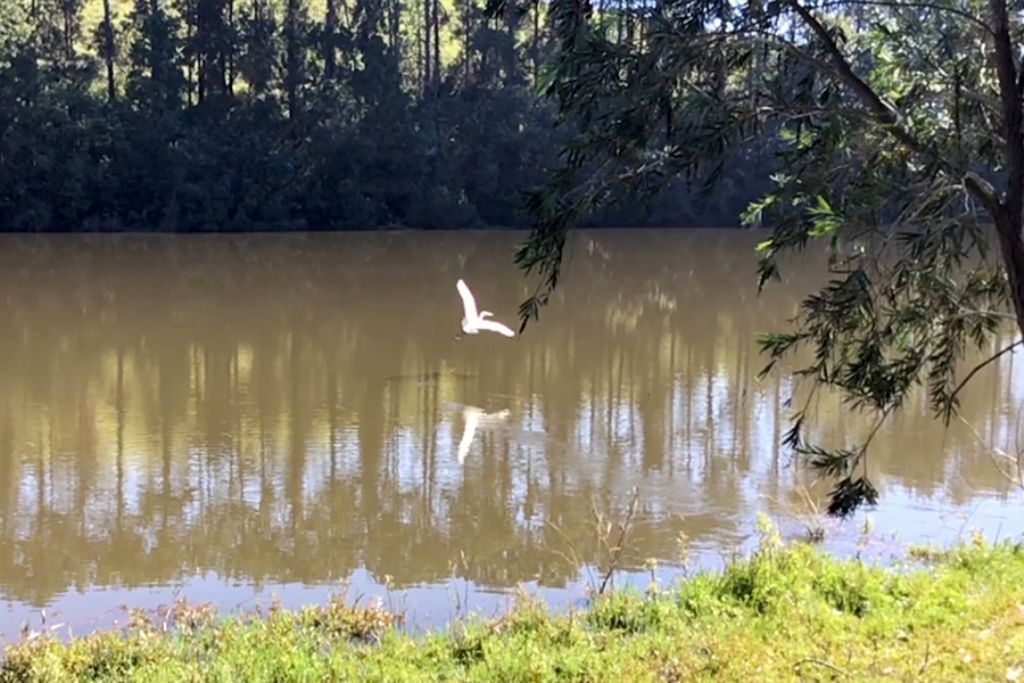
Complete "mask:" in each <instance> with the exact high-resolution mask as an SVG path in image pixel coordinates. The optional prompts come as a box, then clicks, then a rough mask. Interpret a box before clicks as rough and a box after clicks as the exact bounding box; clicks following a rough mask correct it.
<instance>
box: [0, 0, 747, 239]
mask: <svg viewBox="0 0 1024 683" xmlns="http://www.w3.org/2000/svg"><path fill="white" fill-rule="evenodd" d="M605 5H607V6H605ZM602 11H604V12H605V14H606V15H607V16H608V17H612V18H613V19H612V20H610V21H609V22H608V26H607V30H608V31H609V33H614V34H615V35H616V36H618V40H619V41H620V42H626V41H637V40H642V24H643V22H642V21H641V20H640V18H639V16H640V15H639V13H638V12H637V11H635V10H633V9H631V8H630V7H628V6H626V5H624V4H623V3H622V2H621V0H620V2H619V3H618V4H617V5H616V4H615V3H602ZM90 15H96V16H98V17H99V18H98V19H94V20H92V21H87V19H86V18H87V16H90ZM549 36H550V31H549V29H548V18H547V16H546V12H545V10H544V6H543V5H542V4H541V3H539V2H536V1H533V2H526V3H521V4H512V3H504V2H495V1H494V0H490V2H489V4H487V5H484V4H482V2H481V0H457V2H456V3H454V7H452V6H449V4H448V3H440V0H411V1H410V2H405V3H403V2H399V0H354V2H351V1H349V0H320V2H319V4H315V3H314V4H311V2H310V0H132V2H131V4H128V2H127V0H7V1H6V2H4V3H3V8H2V9H0V229H4V230H82V229H84V230H103V229H151V230H156V229H167V230H247V229H328V228H344V227H377V226H408V227H468V226H513V225H524V224H525V223H526V222H527V221H528V220H529V219H528V218H527V216H526V215H524V213H523V211H522V209H521V207H522V193H523V191H524V190H527V189H528V188H529V187H531V186H532V185H534V184H536V183H538V182H540V181H542V180H543V177H544V175H543V174H544V172H545V170H547V169H550V168H552V167H553V166H554V165H555V164H556V163H557V157H558V150H559V148H560V146H561V143H562V142H564V140H565V139H566V138H567V133H568V132H567V131H563V130H562V129H561V128H559V127H558V126H556V125H555V113H554V111H553V107H551V106H550V103H546V102H544V101H543V99H541V98H539V97H538V96H537V95H536V93H537V92H538V90H539V89H540V87H539V86H541V85H543V81H544V79H545V78H546V73H545V66H544V65H545V61H546V60H547V56H548V53H549V51H550V45H549V43H550V40H549ZM738 187H739V188H741V189H742V183H740V184H739V185H738ZM739 195H743V192H742V191H741V192H738V194H736V196H727V198H726V200H722V199H721V197H722V196H725V195H719V200H718V201H717V202H715V203H709V202H706V201H704V200H703V199H702V198H701V196H700V195H699V194H698V193H695V192H689V191H688V190H687V188H685V187H682V186H681V187H680V191H679V192H675V193H670V194H668V195H665V197H664V198H663V199H661V200H660V203H659V204H658V205H656V206H654V207H652V208H653V211H650V212H647V211H645V210H644V208H643V207H640V206H636V207H628V208H625V209H623V208H621V207H620V208H618V209H614V208H612V209H610V211H609V212H608V213H606V214H604V215H603V216H598V217H596V218H595V219H594V220H595V221H597V222H602V221H603V222H616V223H626V224H641V223H651V222H656V223H663V224H685V223H693V224H700V223H708V222H713V223H722V222H729V223H733V222H735V216H736V215H737V213H738V211H739V209H740V208H742V202H739V201H737V198H739V199H744V200H745V199H749V198H750V196H743V197H739ZM751 196H752V195H751Z"/></svg>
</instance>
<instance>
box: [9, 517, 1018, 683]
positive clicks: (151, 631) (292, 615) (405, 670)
mask: <svg viewBox="0 0 1024 683" xmlns="http://www.w3.org/2000/svg"><path fill="white" fill-rule="evenodd" d="M918 555H919V556H921V557H924V558H925V559H922V560H921V561H920V562H919V563H917V564H916V565H915V566H912V567H902V568H893V569H878V568H873V567H869V566H866V565H864V564H861V563H859V562H856V561H836V560H833V559H830V558H829V557H828V556H826V555H824V554H822V553H820V552H818V551H816V550H814V549H813V548H810V547H807V546H804V545H794V546H788V547H782V546H781V545H779V544H778V541H777V538H775V537H773V536H772V535H770V534H769V535H768V537H767V538H766V540H765V542H764V543H763V544H762V548H761V550H760V551H758V552H757V553H756V554H755V555H754V556H753V557H751V558H749V559H746V560H741V561H737V562H735V563H733V564H732V565H731V566H730V567H729V568H728V569H727V570H726V571H725V572H724V573H720V574H707V575H700V576H697V577H695V578H693V579H692V580H690V581H687V582H685V583H683V584H681V585H680V586H676V587H672V588H663V589H661V590H657V591H651V592H649V593H648V594H645V595H641V594H621V593H620V594H613V595H610V596H605V597H602V598H600V599H599V600H597V601H596V603H595V605H594V606H593V607H592V608H591V609H588V610H586V611H583V612H577V613H574V614H568V615H562V616H557V617H553V616H550V615H549V614H548V613H547V612H546V611H545V610H544V609H543V608H542V607H541V606H540V605H537V604H533V603H530V602H529V601H523V602H522V604H521V605H520V606H519V607H518V608H517V609H516V610H515V611H513V612H512V613H511V614H510V615H508V616H507V617H505V618H504V619H501V620H499V621H494V622H487V623H483V622H480V623H472V624H461V623H460V624H455V625H453V626H452V627H450V628H449V629H448V630H447V631H446V632H444V633H442V634H435V635H429V636H423V637H412V636H409V635H405V634H403V633H401V632H400V631H398V630H396V629H395V628H394V626H395V623H396V619H397V617H395V616H394V615H390V614H388V613H387V612H384V611H381V610H377V609H373V608H370V609H366V608H353V607H351V606H349V605H346V604H345V603H343V602H340V601H339V602H336V603H332V604H330V605H326V606H322V607H317V608H308V609H305V610H301V611H297V612H289V611H284V610H276V611H272V612H271V613H270V614H265V615H263V616H259V617H257V616H248V617H244V618H242V617H234V618H226V619H220V618H216V617H215V616H213V615H212V614H211V613H209V612H208V611H206V610H203V609H201V608H181V609H179V610H178V612H177V613H176V615H175V616H176V619H175V622H174V624H173V625H172V626H170V627H166V625H165V624H153V623H150V622H148V621H147V620H145V619H139V620H138V623H137V624H135V625H134V626H133V627H132V628H130V629H128V630H127V631H126V632H124V633H107V634H98V635H94V636H90V637H86V638H81V639H76V640H73V641H71V642H70V643H64V642H58V641H50V640H45V639H40V638H37V639H35V640H33V641H31V642H26V643H23V644H20V645H17V646H13V647H10V648H9V649H8V651H7V653H6V658H5V660H4V663H3V666H2V669H0V681H30V680H32V681H34V680H47V681H49V680H52V681H58V680H60V681H64V680H91V679H99V680H139V681H175V682H177V681H185V680H213V681H228V680H231V681H235V680H238V681H243V680H244V681H286V680H289V681H290V680H303V681H322V680H342V679H348V680H393V681H406V680H478V681H542V680H562V679H564V680H579V681H583V680H608V681H617V682H618V681H645V680H652V681H654V680H657V681H691V680H716V681H720V680H737V681H776V680H780V681H781V680H786V681H788V680H801V679H802V680H858V681H861V680H930V681H938V680H942V681H969V680H977V681H1007V680H1010V681H1013V680H1021V681H1024V547H1022V546H1018V545H1010V544H999V545H995V546H992V545H989V544H986V543H985V542H983V541H981V540H979V539H975V540H974V541H973V542H970V543H967V544H964V545H962V546H958V547H956V548H954V549H952V550H948V551H943V552H929V553H924V554H921V553H918Z"/></svg>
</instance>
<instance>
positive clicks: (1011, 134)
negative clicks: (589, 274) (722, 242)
mask: <svg viewBox="0 0 1024 683" xmlns="http://www.w3.org/2000/svg"><path fill="white" fill-rule="evenodd" d="M645 7H647V6H646V5H645ZM642 15H643V30H641V31H640V32H639V33H638V34H637V35H636V36H634V37H633V39H632V40H629V41H623V40H622V39H621V37H619V36H615V37H614V39H613V36H612V35H611V34H610V33H609V32H608V31H607V30H606V28H605V24H604V23H603V22H601V21H600V20H599V17H598V18H595V15H594V13H593V12H592V11H591V9H590V7H589V5H587V4H586V3H579V2H577V1H576V0H554V2H553V4H552V21H553V24H554V27H555V31H556V33H557V35H558V37H559V52H558V55H557V59H556V61H555V62H554V64H553V65H552V67H551V70H550V72H549V75H548V81H547V93H548V95H549V96H551V97H552V98H554V99H555V100H556V102H557V103H558V105H559V108H560V111H561V114H562V116H563V117H564V118H565V119H567V120H570V121H572V122H573V123H574V124H575V125H576V127H577V131H578V132H577V134H576V137H575V139H574V140H573V141H572V142H571V143H570V144H569V145H568V146H567V147H566V148H565V150H564V152H563V157H562V159H563V164H562V167H561V168H560V169H558V170H557V171H556V172H555V173H553V174H552V176H551V178H550V182H549V183H548V184H547V185H546V186H545V187H543V188H541V189H539V190H537V191H535V192H534V193H533V194H531V195H530V196H529V198H528V202H527V204H528V208H529V209H530V210H531V211H532V213H533V215H534V217H535V224H534V229H533V231H532V233H531V235H530V237H529V238H528V239H527V240H526V241H525V242H524V243H523V244H522V245H521V248H520V249H519V251H518V253H517V255H516V262H517V263H518V265H519V266H520V267H521V268H522V269H523V270H524V271H526V273H528V274H529V273H537V274H538V275H539V276H540V281H539V284H538V286H537V290H536V291H535V292H534V294H533V295H532V296H531V297H530V298H529V299H527V300H526V301H525V302H524V303H523V304H522V307H521V308H520V317H521V324H522V327H523V328H525V326H526V325H527V323H528V322H529V321H530V320H531V319H536V318H537V317H538V316H539V314H540V310H541V307H542V306H543V305H544V304H545V303H546V302H547V300H548V298H549V296H550V293H551V291H552V290H553V289H554V288H555V287H556V286H557V285H558V282H559V277H560V273H561V265H562V252H563V248H564V245H565V237H566V232H567V231H568V230H569V228H570V227H571V226H572V225H574V224H576V223H577V222H578V221H580V220H581V219H582V218H584V217H585V216H587V215H589V214H591V213H592V212H594V211H596V210H598V209H600V208H602V207H605V206H608V205H609V204H614V203H616V202H619V201H622V200H623V199H624V198H637V197H639V198H645V197H649V196H651V195H652V194H654V193H655V192H658V191H660V190H662V189H664V188H665V187H667V186H669V185H670V181H671V180H672V179H675V178H683V179H685V180H686V181H687V182H688V183H690V184H691V185H692V184H700V185H701V187H702V189H703V190H705V191H707V192H713V191H714V189H715V187H716V186H717V183H718V182H719V180H720V178H721V177H722V175H723V169H724V168H727V167H730V166H741V165H747V166H751V165H754V166H756V164H752V163H751V162H752V160H753V159H754V158H755V157H756V156H757V154H758V150H763V149H765V148H768V149H770V151H771V154H772V155H773V157H774V161H773V165H774V168H775V171H774V173H773V174H772V175H771V182H772V186H771V189H770V191H768V192H767V193H766V194H764V195H763V196H761V197H759V198H757V199H756V200H754V201H752V202H751V203H750V205H749V207H748V209H747V211H746V212H745V213H744V215H743V216H742V220H743V222H744V223H745V224H747V225H761V224H767V225H770V226H771V229H772V234H771V237H770V238H769V239H766V240H765V241H763V242H762V243H761V244H760V245H759V246H758V251H759V254H760V260H759V269H758V270H759V273H758V275H759V286H761V287H763V286H765V285H766V284H767V283H768V282H769V281H770V280H773V279H778V278H779V277H780V270H781V268H782V267H783V266H784V265H785V256H786V255H787V254H791V253H793V252H800V251H802V250H805V249H806V248H808V247H809V246H811V245H816V244H820V245H823V247H824V249H825V251H826V252H827V258H828V267H829V272H830V274H831V276H830V278H831V279H830V281H829V282H828V283H827V284H826V285H825V286H824V287H822V288H821V289H820V290H819V291H817V292H815V293H813V294H811V295H810V296H808V297H807V298H806V299H804V301H803V303H802V305H801V306H800V309H799V313H798V315H797V316H796V317H795V319H794V320H793V321H792V328H791V329H790V330H789V331H786V332H779V333H772V334H764V335H762V337H761V338H760V344H761V348H762V350H763V351H764V352H765V353H766V354H767V357H768V359H769V360H768V367H767V368H765V371H766V372H767V371H769V370H771V369H772V368H773V367H774V366H775V365H776V363H777V362H778V361H779V360H781V359H783V358H786V357H791V356H794V357H795V354H794V352H795V351H797V350H798V349H801V348H802V349H807V350H808V351H809V358H810V360H808V361H806V362H804V363H802V364H801V366H800V367H799V368H798V370H797V371H796V374H797V376H798V377H800V378H802V379H804V380H806V385H807V387H808V388H807V392H806V396H805V401H804V402H803V403H802V404H801V405H800V406H799V407H798V408H797V410H796V412H795V415H794V416H793V424H792V428H791V429H790V430H789V431H788V432H787V434H786V437H785V442H786V444H788V445H789V446H791V447H792V448H793V449H795V450H796V451H797V452H798V453H800V454H802V455H803V456H805V457H806V459H807V461H808V462H809V463H810V464H811V465H812V466H813V467H815V468H817V469H818V470H820V471H821V472H822V473H824V474H826V475H828V476H831V477H833V478H834V479H835V480H836V486H835V488H834V490H833V492H832V497H831V501H830V505H829V512H830V513H831V514H834V515H840V516H846V515H849V514H851V513H852V512H853V511H854V510H855V509H856V508H857V507H858V506H859V505H860V504H862V503H865V502H867V503H874V502H875V501H876V500H877V491H876V489H875V487H874V486H873V485H872V483H871V479H870V477H869V474H870V468H869V462H868V458H867V454H868V450H869V446H870V443H871V440H872V438H873V437H874V435H875V434H876V433H877V431H878V429H879V427H880V426H881V424H882V423H883V422H884V421H885V420H886V418H888V417H889V416H890V415H892V414H893V412H894V411H897V410H899V408H900V407H901V406H902V404H903V403H904V401H905V400H906V399H907V397H908V396H909V395H910V392H911V391H912V390H913V389H914V388H915V387H916V386H918V385H924V386H925V387H926V388H927V390H928V395H929V399H930V402H931V406H932V408H933V409H934V411H935V413H936V416H937V417H940V418H942V419H944V420H946V421H948V420H949V419H950V417H951V416H952V415H954V414H955V413H956V410H957V407H958V395H959V392H960V390H961V389H962V387H963V385H964V383H965V382H966V380H967V379H969V378H970V377H972V376H973V375H974V374H975V371H970V372H968V373H966V374H965V375H961V374H960V365H961V361H962V360H963V358H964V357H965V354H966V353H967V352H968V351H969V350H972V349H980V350H983V351H987V350H991V349H993V348H994V347H995V346H996V344H997V343H998V340H999V339H1000V337H1001V335H1002V332H1003V330H1004V329H1005V322H1006V321H1016V324H1017V327H1018V328H1019V329H1020V328H1022V326H1024V314H1022V311H1024V242H1022V233H1021V225H1022V221H1021V212H1022V198H1024V145H1022V108H1021V96H1022V93H1024V69H1022V68H1021V66H1020V64H1019V63H1018V59H1017V57H1016V55H1015V52H1014V49H1013V45H1014V41H1015V40H1016V38H1014V36H1016V37H1019V36H1020V35H1021V34H1022V33H1024V26H1022V25H1020V24H1019V19H1018V18H1017V17H1014V18H1012V19H1011V17H1010V16H1009V14H1008V12H1007V8H1006V5H1005V2H1004V0H989V2H987V3H986V4H983V3H980V2H968V3H966V4H961V3H953V2H949V1H947V0H939V1H938V2H929V3H917V2H884V1H877V2H876V1H872V2H828V1H822V2H817V3H803V2H798V1H796V0H783V1H773V2H768V3H764V2H760V1H758V0H749V1H747V2H740V3H720V2H711V1H710V0H664V1H663V2H661V3H659V4H657V5H656V6H655V7H654V8H653V9H645V10H644V11H643V12H642ZM993 247H995V248H993ZM1013 346H1016V344H1014V345H1013ZM1007 350H1008V349H1007V348H1003V349H1001V350H999V351H998V352H997V355H1000V354H1002V353H1005V352H1006V351H1007ZM801 358H804V356H801ZM823 388H824V389H828V390H836V391H838V392H839V393H840V394H841V396H842V397H843V399H844V400H845V402H846V403H847V404H848V406H849V407H850V408H851V409H854V410H859V411H866V412H869V413H871V414H873V415H874V416H875V423H874V427H873V428H872V429H871V430H870V431H869V432H868V433H867V434H865V435H861V437H860V438H857V439H851V440H853V441H855V442H856V443H853V444H852V445H851V444H849V443H843V444H835V445H828V446H826V445H822V444H818V443H815V439H814V438H813V437H812V436H811V433H812V430H811V428H810V422H811V421H812V417H813V416H812V415H810V414H809V406H811V401H812V399H813V398H814V396H815V395H816V394H817V393H818V392H819V391H820V390H821V389H823Z"/></svg>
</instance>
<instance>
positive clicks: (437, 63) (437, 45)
mask: <svg viewBox="0 0 1024 683" xmlns="http://www.w3.org/2000/svg"><path fill="white" fill-rule="evenodd" d="M433 3H434V68H433V72H432V74H431V75H432V76H433V77H434V82H433V91H434V92H435V93H436V92H437V89H438V87H439V86H440V84H441V0H433Z"/></svg>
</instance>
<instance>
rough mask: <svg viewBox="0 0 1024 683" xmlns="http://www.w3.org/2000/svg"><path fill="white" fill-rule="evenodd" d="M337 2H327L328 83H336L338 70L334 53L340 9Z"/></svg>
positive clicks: (326, 55)
mask: <svg viewBox="0 0 1024 683" xmlns="http://www.w3.org/2000/svg"><path fill="white" fill-rule="evenodd" d="M336 2H337V0H327V15H326V17H325V18H324V33H325V34H326V36H325V38H324V45H323V50H324V54H323V59H324V79H325V80H326V81H328V82H333V81H334V74H335V70H336V68H337V65H336V61H335V57H336V55H335V52H334V43H335V36H336V35H337V34H338V7H337V4H336Z"/></svg>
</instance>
